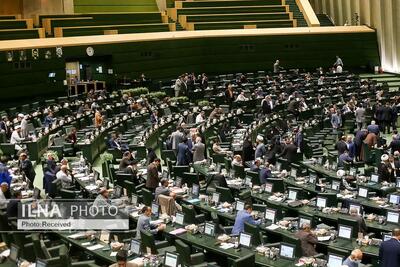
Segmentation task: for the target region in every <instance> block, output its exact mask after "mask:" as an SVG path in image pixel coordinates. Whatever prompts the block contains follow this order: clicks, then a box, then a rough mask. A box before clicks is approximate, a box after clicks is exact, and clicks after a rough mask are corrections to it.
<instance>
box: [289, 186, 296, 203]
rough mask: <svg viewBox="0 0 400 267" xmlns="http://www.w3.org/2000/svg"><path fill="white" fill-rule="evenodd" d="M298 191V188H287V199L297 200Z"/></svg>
mask: <svg viewBox="0 0 400 267" xmlns="http://www.w3.org/2000/svg"><path fill="white" fill-rule="evenodd" d="M298 193H299V190H298V189H294V188H289V189H288V199H289V200H297V195H298Z"/></svg>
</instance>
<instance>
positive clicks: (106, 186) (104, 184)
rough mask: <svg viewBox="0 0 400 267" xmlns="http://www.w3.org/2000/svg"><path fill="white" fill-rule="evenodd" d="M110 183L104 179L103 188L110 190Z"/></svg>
mask: <svg viewBox="0 0 400 267" xmlns="http://www.w3.org/2000/svg"><path fill="white" fill-rule="evenodd" d="M109 185H110V181H109V180H108V179H105V178H104V181H103V187H104V188H105V189H108V188H109V187H110V186H109Z"/></svg>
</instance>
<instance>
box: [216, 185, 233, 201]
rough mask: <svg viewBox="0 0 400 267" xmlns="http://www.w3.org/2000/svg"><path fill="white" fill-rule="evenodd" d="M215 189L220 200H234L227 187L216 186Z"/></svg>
mask: <svg viewBox="0 0 400 267" xmlns="http://www.w3.org/2000/svg"><path fill="white" fill-rule="evenodd" d="M216 190H217V192H218V193H220V198H219V201H220V202H228V203H232V202H234V201H235V198H234V197H233V196H232V192H231V190H230V189H229V188H226V187H221V186H217V187H216Z"/></svg>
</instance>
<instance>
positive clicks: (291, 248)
mask: <svg viewBox="0 0 400 267" xmlns="http://www.w3.org/2000/svg"><path fill="white" fill-rule="evenodd" d="M295 247H296V246H295V245H292V244H288V243H281V246H280V249H279V256H280V257H281V258H285V259H291V260H293V259H294V258H295V254H294V252H295Z"/></svg>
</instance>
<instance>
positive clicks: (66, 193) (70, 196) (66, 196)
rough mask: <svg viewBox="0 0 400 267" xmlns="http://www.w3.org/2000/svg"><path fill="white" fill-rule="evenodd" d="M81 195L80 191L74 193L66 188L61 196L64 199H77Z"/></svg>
mask: <svg viewBox="0 0 400 267" xmlns="http://www.w3.org/2000/svg"><path fill="white" fill-rule="evenodd" d="M79 193H80V191H73V190H68V189H64V188H63V189H61V190H60V195H61V197H62V198H63V199H75V198H76V197H77V195H78V194H79Z"/></svg>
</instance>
